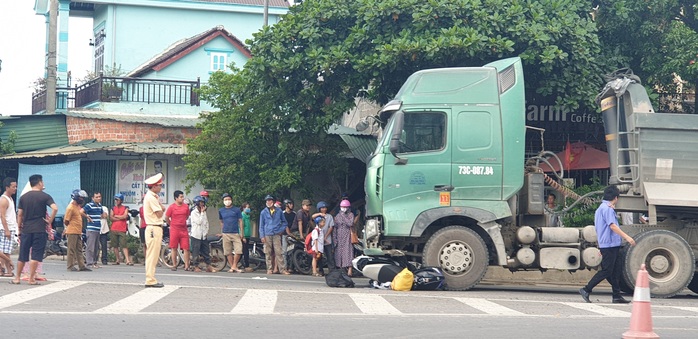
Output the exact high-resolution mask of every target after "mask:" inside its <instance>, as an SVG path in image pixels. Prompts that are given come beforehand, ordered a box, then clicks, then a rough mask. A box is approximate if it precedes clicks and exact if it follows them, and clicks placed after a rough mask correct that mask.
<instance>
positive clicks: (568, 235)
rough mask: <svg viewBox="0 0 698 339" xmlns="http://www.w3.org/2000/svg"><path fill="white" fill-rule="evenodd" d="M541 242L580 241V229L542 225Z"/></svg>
mask: <svg viewBox="0 0 698 339" xmlns="http://www.w3.org/2000/svg"><path fill="white" fill-rule="evenodd" d="M540 232H541V242H543V243H578V242H579V229H577V228H564V227H541V228H540Z"/></svg>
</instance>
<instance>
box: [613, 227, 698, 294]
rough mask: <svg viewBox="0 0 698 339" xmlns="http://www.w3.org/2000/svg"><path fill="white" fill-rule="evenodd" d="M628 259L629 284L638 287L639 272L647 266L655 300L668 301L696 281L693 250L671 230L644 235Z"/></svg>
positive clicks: (626, 263) (639, 237)
mask: <svg viewBox="0 0 698 339" xmlns="http://www.w3.org/2000/svg"><path fill="white" fill-rule="evenodd" d="M635 242H636V245H635V246H630V247H629V248H628V253H627V255H626V257H625V265H624V268H625V275H626V278H627V279H626V281H627V282H629V283H630V284H632V286H633V287H634V286H635V280H636V278H637V272H638V270H639V269H640V265H641V264H645V266H646V268H647V273H649V278H650V293H651V294H652V296H653V297H657V298H668V297H671V296H674V295H676V294H677V293H679V292H681V290H683V289H684V288H686V286H688V283H690V282H691V279H692V278H693V271H694V270H695V261H694V257H693V250H692V249H691V246H690V245H689V244H688V243H687V242H686V240H684V239H683V238H682V237H680V236H679V235H678V234H676V233H674V232H671V231H667V230H653V231H648V232H643V233H640V234H639V235H637V236H636V239H635Z"/></svg>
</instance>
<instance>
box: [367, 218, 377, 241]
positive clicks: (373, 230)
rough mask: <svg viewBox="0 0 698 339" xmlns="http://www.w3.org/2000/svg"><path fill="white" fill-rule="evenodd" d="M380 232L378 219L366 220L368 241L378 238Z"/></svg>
mask: <svg viewBox="0 0 698 339" xmlns="http://www.w3.org/2000/svg"><path fill="white" fill-rule="evenodd" d="M379 232H380V225H379V224H378V220H376V219H369V220H366V225H365V226H364V234H365V235H366V240H371V239H373V238H375V237H377V236H378V233H379Z"/></svg>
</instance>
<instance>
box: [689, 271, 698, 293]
mask: <svg viewBox="0 0 698 339" xmlns="http://www.w3.org/2000/svg"><path fill="white" fill-rule="evenodd" d="M687 287H688V289H689V290H691V292H693V293H698V274H695V273H694V274H693V279H691V282H690V283H688V286H687Z"/></svg>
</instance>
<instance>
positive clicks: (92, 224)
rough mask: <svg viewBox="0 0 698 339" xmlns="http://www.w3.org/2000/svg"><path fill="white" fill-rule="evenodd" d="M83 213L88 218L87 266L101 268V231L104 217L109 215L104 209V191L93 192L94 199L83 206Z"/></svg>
mask: <svg viewBox="0 0 698 339" xmlns="http://www.w3.org/2000/svg"><path fill="white" fill-rule="evenodd" d="M81 214H82V215H83V216H84V217H85V218H86V219H87V248H86V251H85V252H86V253H85V256H86V257H87V267H89V268H100V266H99V265H98V264H97V253H99V252H98V249H99V231H100V229H101V228H102V218H106V217H107V216H106V213H104V211H103V210H102V193H100V192H94V193H92V201H91V202H89V203H87V204H85V206H83V207H82V211H81Z"/></svg>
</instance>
